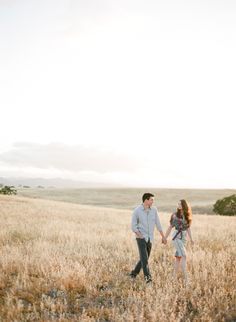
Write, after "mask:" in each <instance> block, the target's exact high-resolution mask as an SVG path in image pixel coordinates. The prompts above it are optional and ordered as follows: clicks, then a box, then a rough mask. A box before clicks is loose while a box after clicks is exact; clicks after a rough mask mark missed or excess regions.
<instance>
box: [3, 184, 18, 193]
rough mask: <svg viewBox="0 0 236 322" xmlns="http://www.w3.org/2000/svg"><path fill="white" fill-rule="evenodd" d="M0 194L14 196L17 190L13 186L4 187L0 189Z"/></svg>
mask: <svg viewBox="0 0 236 322" xmlns="http://www.w3.org/2000/svg"><path fill="white" fill-rule="evenodd" d="M0 194H2V195H16V194H17V190H16V189H15V187H14V186H4V187H2V188H1V189H0Z"/></svg>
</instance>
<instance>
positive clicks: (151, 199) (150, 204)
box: [146, 197, 154, 207]
mask: <svg viewBox="0 0 236 322" xmlns="http://www.w3.org/2000/svg"><path fill="white" fill-rule="evenodd" d="M146 201H147V205H148V206H149V207H151V206H152V204H153V202H154V197H150V198H149V200H146Z"/></svg>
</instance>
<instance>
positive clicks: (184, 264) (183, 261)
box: [181, 256, 188, 283]
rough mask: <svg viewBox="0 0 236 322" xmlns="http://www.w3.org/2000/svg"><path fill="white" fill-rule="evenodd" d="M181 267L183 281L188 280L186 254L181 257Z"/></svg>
mask: <svg viewBox="0 0 236 322" xmlns="http://www.w3.org/2000/svg"><path fill="white" fill-rule="evenodd" d="M181 269H182V273H183V277H184V281H185V283H187V281H188V276H187V258H186V256H182V257H181Z"/></svg>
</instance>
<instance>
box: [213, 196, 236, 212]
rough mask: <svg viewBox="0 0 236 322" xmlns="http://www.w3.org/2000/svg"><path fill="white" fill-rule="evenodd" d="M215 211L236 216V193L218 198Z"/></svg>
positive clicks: (214, 207)
mask: <svg viewBox="0 0 236 322" xmlns="http://www.w3.org/2000/svg"><path fill="white" fill-rule="evenodd" d="M213 211H214V212H215V213H216V214H219V215H222V216H236V195H232V196H229V197H225V198H223V199H219V200H217V201H216V203H215V204H214V205H213Z"/></svg>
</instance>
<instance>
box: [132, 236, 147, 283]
mask: <svg viewBox="0 0 236 322" xmlns="http://www.w3.org/2000/svg"><path fill="white" fill-rule="evenodd" d="M136 241H137V244H138V250H139V258H140V260H139V261H138V263H137V265H136V266H135V269H134V270H133V271H132V272H131V274H132V275H133V276H136V275H138V274H139V272H140V270H141V268H143V274H144V276H145V278H151V274H150V271H149V267H148V258H149V256H150V253H151V249H152V243H151V242H150V239H148V241H146V240H145V238H136Z"/></svg>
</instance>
